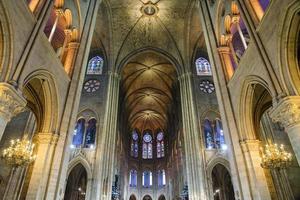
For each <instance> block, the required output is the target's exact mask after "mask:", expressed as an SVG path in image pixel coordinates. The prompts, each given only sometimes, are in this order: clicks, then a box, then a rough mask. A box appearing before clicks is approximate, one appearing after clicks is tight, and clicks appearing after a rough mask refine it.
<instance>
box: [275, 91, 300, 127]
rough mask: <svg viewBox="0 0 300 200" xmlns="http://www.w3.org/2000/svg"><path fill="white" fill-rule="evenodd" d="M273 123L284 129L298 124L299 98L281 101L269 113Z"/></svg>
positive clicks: (288, 98) (292, 97)
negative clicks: (279, 124)
mask: <svg viewBox="0 0 300 200" xmlns="http://www.w3.org/2000/svg"><path fill="white" fill-rule="evenodd" d="M270 117H271V118H272V120H273V122H275V123H276V122H279V123H281V124H282V125H283V126H284V127H285V128H286V129H288V128H291V127H293V126H295V125H297V124H300V96H289V97H285V98H283V99H281V100H280V101H279V103H278V104H277V105H276V106H274V107H273V109H272V110H271V111H270Z"/></svg>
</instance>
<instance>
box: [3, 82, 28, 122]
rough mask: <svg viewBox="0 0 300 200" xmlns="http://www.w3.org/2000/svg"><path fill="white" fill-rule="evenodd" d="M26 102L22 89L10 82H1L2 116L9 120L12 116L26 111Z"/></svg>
mask: <svg viewBox="0 0 300 200" xmlns="http://www.w3.org/2000/svg"><path fill="white" fill-rule="evenodd" d="M26 104H27V101H26V99H25V98H24V97H23V95H22V94H21V92H20V91H17V90H16V89H15V88H14V87H13V86H12V85H10V84H8V83H4V82H2V83H0V117H2V118H4V119H5V120H6V121H7V122H9V121H10V120H11V118H12V117H14V116H16V115H17V114H18V113H21V112H23V111H24V108H25V106H26Z"/></svg>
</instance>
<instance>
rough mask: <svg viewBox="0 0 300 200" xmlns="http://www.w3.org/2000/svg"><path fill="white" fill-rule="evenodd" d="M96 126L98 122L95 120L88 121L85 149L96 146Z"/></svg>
mask: <svg viewBox="0 0 300 200" xmlns="http://www.w3.org/2000/svg"><path fill="white" fill-rule="evenodd" d="M96 124H97V120H96V119H95V118H93V119H90V120H89V121H88V125H87V129H86V134H85V147H86V148H92V147H94V145H95V139H96Z"/></svg>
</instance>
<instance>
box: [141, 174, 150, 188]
mask: <svg viewBox="0 0 300 200" xmlns="http://www.w3.org/2000/svg"><path fill="white" fill-rule="evenodd" d="M142 182H143V187H151V186H152V172H151V171H144V172H143V177H142Z"/></svg>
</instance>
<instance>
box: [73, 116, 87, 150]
mask: <svg viewBox="0 0 300 200" xmlns="http://www.w3.org/2000/svg"><path fill="white" fill-rule="evenodd" d="M84 131H85V120H84V119H83V118H81V119H79V120H78V121H77V123H76V125H75V129H74V132H73V141H72V145H73V146H74V147H76V148H78V147H80V146H81V145H82V142H83V135H84Z"/></svg>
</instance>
